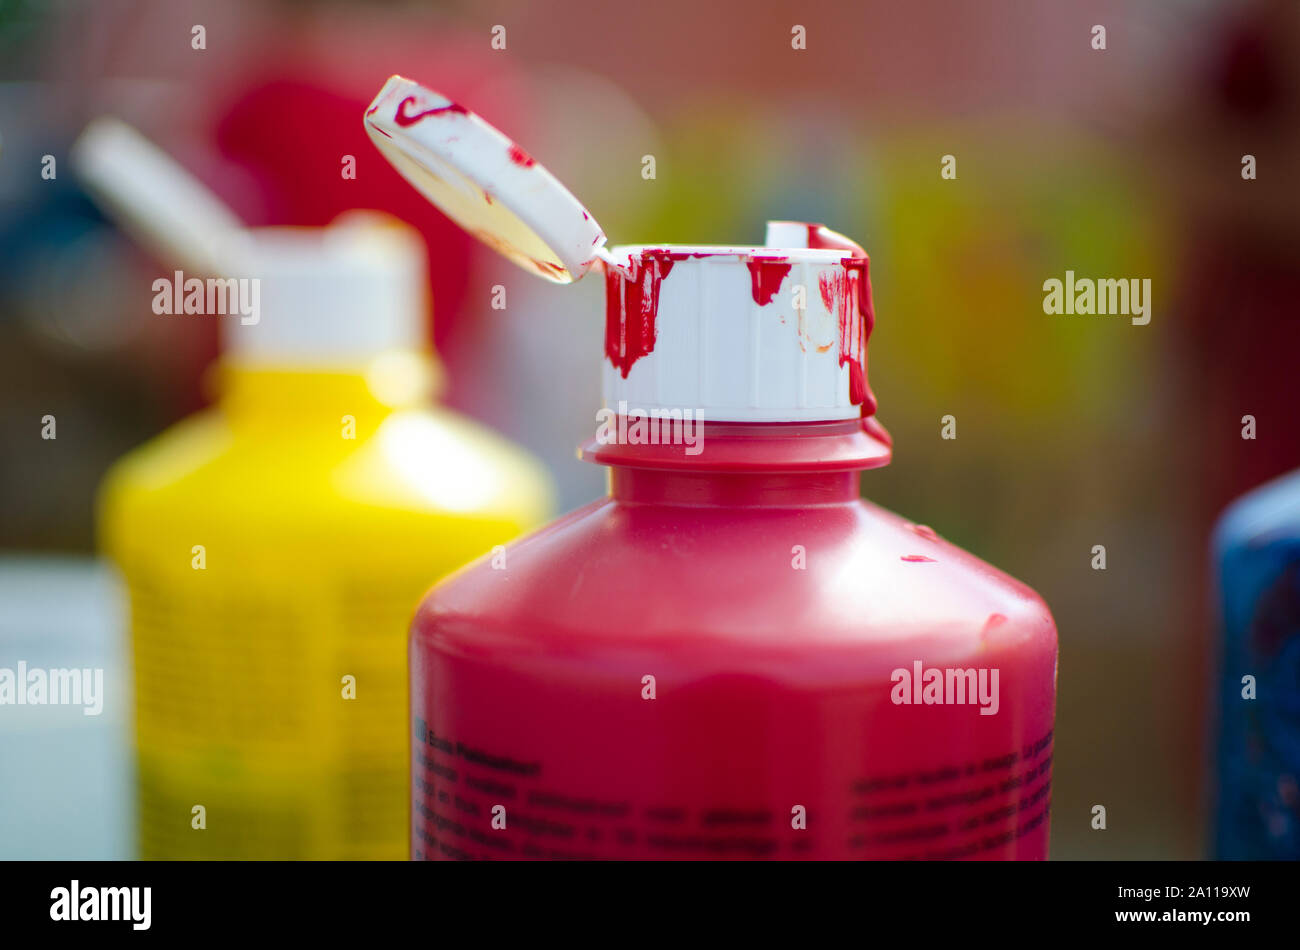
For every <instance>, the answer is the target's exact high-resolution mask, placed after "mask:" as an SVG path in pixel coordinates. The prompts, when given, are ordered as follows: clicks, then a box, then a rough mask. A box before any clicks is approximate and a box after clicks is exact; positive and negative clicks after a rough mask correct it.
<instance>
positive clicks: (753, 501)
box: [609, 465, 859, 508]
mask: <svg viewBox="0 0 1300 950" xmlns="http://www.w3.org/2000/svg"><path fill="white" fill-rule="evenodd" d="M858 481H859V475H858V473H857V472H821V473H779V472H778V473H754V472H750V473H744V474H736V473H729V472H671V471H663V470H660V469H649V468H628V467H626V466H621V465H616V466H612V467H611V468H610V471H609V495H610V497H611V498H614V499H615V500H617V501H621V502H626V503H629V504H643V505H684V506H690V507H702V508H806V507H809V506H814V505H843V504H848V503H851V502H853V501H856V500H857V498H858Z"/></svg>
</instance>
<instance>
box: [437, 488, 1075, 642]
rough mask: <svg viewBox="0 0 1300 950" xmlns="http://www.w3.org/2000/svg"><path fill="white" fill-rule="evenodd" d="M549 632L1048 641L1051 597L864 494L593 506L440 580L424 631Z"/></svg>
mask: <svg viewBox="0 0 1300 950" xmlns="http://www.w3.org/2000/svg"><path fill="white" fill-rule="evenodd" d="M421 628H424V629H433V628H442V629H447V630H450V629H453V628H456V629H462V630H466V631H472V630H475V629H478V630H488V629H491V630H496V631H508V630H512V629H527V630H530V631H532V632H533V635H536V636H548V635H554V636H557V637H565V636H570V635H573V636H585V637H620V636H623V635H624V634H623V632H624V631H635V632H636V634H637V635H638V636H645V637H649V638H657V637H663V638H672V637H678V636H692V637H698V636H700V635H702V634H703V635H713V636H716V637H718V638H721V639H738V640H745V641H747V642H754V641H759V640H764V639H767V640H770V641H773V642H777V641H781V642H784V641H788V640H790V639H792V638H793V639H798V638H803V639H807V640H810V641H811V640H817V641H821V642H828V641H837V640H838V641H843V642H853V643H862V642H863V641H869V640H873V639H877V640H881V641H887V640H896V639H898V638H902V637H908V636H915V635H924V636H931V637H936V638H938V639H940V640H943V639H948V640H951V641H953V642H957V641H961V642H962V643H963V644H966V645H967V646H969V644H970V643H971V642H972V641H973V639H974V640H977V639H978V638H980V637H987V636H989V635H990V633H991V632H992V631H995V630H996V631H998V632H997V636H999V637H1001V636H1006V635H1009V634H1013V633H1014V635H1015V636H1031V637H1050V638H1051V639H1052V642H1053V647H1054V643H1055V626H1054V624H1053V621H1052V618H1051V614H1050V612H1049V611H1048V609H1047V607H1046V605H1045V604H1044V603H1043V601H1042V599H1041V598H1040V597H1039V596H1038V595H1037V594H1036V593H1034V591H1032V590H1031V589H1030V588H1029V587H1027V586H1026V585H1024V584H1022V583H1020V582H1018V581H1016V580H1014V579H1013V578H1011V577H1009V576H1007V575H1006V574H1004V573H1002V572H1001V571H998V570H997V569H996V568H993V567H991V566H990V565H988V564H986V563H984V562H983V561H981V560H979V559H978V558H976V557H975V556H973V555H971V554H969V553H967V552H965V551H963V550H961V549H960V548H958V547H956V546H955V545H952V544H949V543H948V542H946V541H944V540H943V539H942V538H940V537H938V536H937V535H935V534H934V533H933V532H931V531H929V530H928V529H924V528H921V527H920V526H916V525H912V524H910V523H909V522H907V521H906V520H905V519H903V518H900V517H899V516H897V515H894V514H892V513H890V512H887V511H885V510H883V509H881V508H879V507H877V506H875V505H872V504H870V503H867V502H857V503H850V504H839V505H826V506H816V507H807V508H790V509H773V508H754V509H736V508H704V507H700V508H691V507H684V506H669V505H637V504H625V503H621V502H616V501H613V500H610V499H604V500H602V501H598V502H594V503H592V504H591V505H588V506H586V507H585V508H582V509H579V510H578V511H575V512H572V513H571V514H569V515H567V516H565V517H564V518H562V519H560V520H559V521H557V522H555V523H553V524H551V525H549V526H547V527H546V528H543V529H542V530H540V531H538V532H536V533H534V534H532V535H530V536H528V537H526V538H524V539H522V540H520V541H519V542H517V543H515V544H513V545H511V546H510V547H509V548H507V550H506V552H505V556H504V557H503V558H498V559H496V563H494V562H493V560H492V559H482V560H480V561H479V562H476V563H475V564H473V565H471V566H470V567H468V568H466V569H464V570H462V571H460V572H458V573H457V574H456V575H454V576H453V577H452V578H450V579H448V580H447V581H444V582H443V583H442V584H441V585H439V586H438V587H436V588H435V589H434V590H433V591H432V592H431V594H430V596H429V597H428V599H427V600H426V602H425V604H424V605H423V607H422V608H421V612H420V614H419V616H418V618H417V630H418V629H421Z"/></svg>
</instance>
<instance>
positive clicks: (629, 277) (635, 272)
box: [605, 250, 687, 379]
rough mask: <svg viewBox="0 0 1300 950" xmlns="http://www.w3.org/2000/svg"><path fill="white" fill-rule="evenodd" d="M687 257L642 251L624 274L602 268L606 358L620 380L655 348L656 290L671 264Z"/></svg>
mask: <svg viewBox="0 0 1300 950" xmlns="http://www.w3.org/2000/svg"><path fill="white" fill-rule="evenodd" d="M686 256H687V255H685V254H679V253H674V252H670V251H657V250H650V251H643V252H642V253H641V257H640V260H633V261H632V262H631V264H630V265H629V266H628V268H627V269H626V270H625V269H623V268H621V267H607V268H605V356H606V357H608V358H609V361H610V362H611V363H612V364H613V365H614V368H615V369H617V370H618V371H619V372H620V373H622V374H623V378H624V379H627V374H628V373H629V372H630V371H631V369H632V364H634V363H635V362H636V361H637V360H639V359H640V358H641V357H643V356H646V355H647V354H649V353H651V352H652V351H653V350H654V348H655V338H656V336H657V333H658V331H657V328H656V326H655V321H656V319H657V317H658V315H659V288H660V286H661V285H662V284H663V281H664V279H665V278H666V277H667V276H668V273H669V271H671V270H672V268H673V262H674V261H678V260H681V259H683V258H685V257H686Z"/></svg>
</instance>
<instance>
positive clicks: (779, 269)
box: [746, 257, 790, 307]
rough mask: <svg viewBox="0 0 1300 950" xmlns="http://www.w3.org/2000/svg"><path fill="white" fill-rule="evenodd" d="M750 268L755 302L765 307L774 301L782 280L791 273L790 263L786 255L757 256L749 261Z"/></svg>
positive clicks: (747, 263)
mask: <svg viewBox="0 0 1300 950" xmlns="http://www.w3.org/2000/svg"><path fill="white" fill-rule="evenodd" d="M746 266H747V267H748V268H749V283H750V291H751V293H753V295H754V303H756V304H758V305H759V306H760V307H765V306H767V305H768V304H770V303H771V302H772V298H773V297H775V296H776V292H777V291H778V290H780V289H781V282H782V281H784V280H785V278H786V275H787V274H789V273H790V265H789V264H787V263H785V258H784V257H756V258H754V259H753V260H752V261H747V262H746Z"/></svg>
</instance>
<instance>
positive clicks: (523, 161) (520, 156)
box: [510, 145, 537, 168]
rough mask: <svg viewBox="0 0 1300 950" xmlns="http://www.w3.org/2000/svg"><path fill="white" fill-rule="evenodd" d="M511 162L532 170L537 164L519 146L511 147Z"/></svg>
mask: <svg viewBox="0 0 1300 950" xmlns="http://www.w3.org/2000/svg"><path fill="white" fill-rule="evenodd" d="M510 161H512V162H514V163H515V164H516V165H519V166H521V167H523V168H532V167H533V166H534V165H535V164H537V162H536V161H535V160H534V159H533V156H531V155H529V154H528V153H527V152H525V151H524V150H523V149H522V148H520V147H519V146H518V145H511V146H510Z"/></svg>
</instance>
